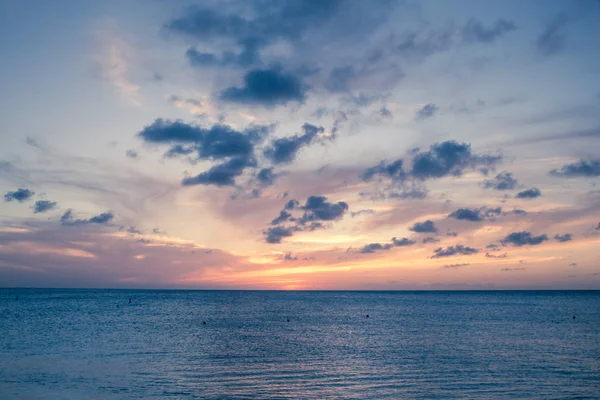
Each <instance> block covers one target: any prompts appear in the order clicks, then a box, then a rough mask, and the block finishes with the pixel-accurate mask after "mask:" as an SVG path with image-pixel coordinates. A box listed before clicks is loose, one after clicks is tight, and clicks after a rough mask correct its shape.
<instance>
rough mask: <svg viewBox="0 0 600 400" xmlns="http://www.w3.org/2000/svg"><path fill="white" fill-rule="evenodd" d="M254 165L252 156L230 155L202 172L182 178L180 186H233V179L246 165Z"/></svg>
mask: <svg viewBox="0 0 600 400" xmlns="http://www.w3.org/2000/svg"><path fill="white" fill-rule="evenodd" d="M254 166H256V162H255V161H254V160H253V159H252V158H247V157H243V156H242V157H232V158H230V159H229V160H227V161H225V162H223V163H221V164H217V165H215V166H213V167H211V168H210V169H209V170H208V171H205V172H202V173H200V174H198V175H196V176H189V177H185V178H183V180H182V181H181V185H182V186H192V185H215V186H234V185H235V179H236V178H237V177H238V176H240V175H242V174H243V173H244V170H245V169H246V168H248V167H254Z"/></svg>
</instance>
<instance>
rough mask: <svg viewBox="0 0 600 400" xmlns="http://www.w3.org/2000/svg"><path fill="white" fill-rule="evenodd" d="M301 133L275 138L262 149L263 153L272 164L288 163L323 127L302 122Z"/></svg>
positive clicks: (315, 137) (322, 130) (313, 139)
mask: <svg viewBox="0 0 600 400" xmlns="http://www.w3.org/2000/svg"><path fill="white" fill-rule="evenodd" d="M302 131H303V132H304V133H303V134H302V135H294V136H291V137H286V138H280V139H275V140H273V141H272V142H271V145H270V146H268V147H267V148H266V149H265V150H264V155H265V157H267V159H269V160H270V161H271V162H272V163H273V164H282V163H290V162H292V161H294V159H295V158H296V153H297V152H298V150H300V149H301V148H302V147H303V146H307V145H309V144H311V143H312V142H314V141H315V139H317V137H318V135H319V134H321V133H323V132H324V131H325V129H324V128H323V127H322V126H319V127H317V126H315V125H311V124H308V123H306V124H304V125H303V126H302Z"/></svg>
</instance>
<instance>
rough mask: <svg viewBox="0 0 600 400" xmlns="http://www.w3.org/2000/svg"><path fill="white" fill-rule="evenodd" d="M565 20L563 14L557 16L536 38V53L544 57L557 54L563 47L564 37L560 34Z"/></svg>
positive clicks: (565, 22)
mask: <svg viewBox="0 0 600 400" xmlns="http://www.w3.org/2000/svg"><path fill="white" fill-rule="evenodd" d="M566 24H567V18H566V16H565V15H564V14H558V15H557V16H556V17H554V19H552V21H550V23H548V25H546V27H545V28H544V30H543V32H542V33H541V34H540V35H539V36H538V38H537V41H536V46H537V49H538V51H539V52H540V53H541V54H543V55H546V56H549V55H553V54H557V53H559V52H561V51H562V50H563V49H564V47H565V35H564V34H563V33H562V31H563V30H564V27H565V25H566Z"/></svg>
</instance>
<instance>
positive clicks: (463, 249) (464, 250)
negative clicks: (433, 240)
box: [431, 244, 479, 258]
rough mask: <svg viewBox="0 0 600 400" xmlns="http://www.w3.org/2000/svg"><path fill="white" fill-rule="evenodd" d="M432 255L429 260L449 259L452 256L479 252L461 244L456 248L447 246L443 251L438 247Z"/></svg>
mask: <svg viewBox="0 0 600 400" xmlns="http://www.w3.org/2000/svg"><path fill="white" fill-rule="evenodd" d="M433 252H434V255H433V256H431V258H440V257H451V256H454V255H471V254H475V253H478V252H479V249H475V248H473V247H468V246H463V245H462V244H457V245H456V246H448V247H446V248H445V249H444V248H442V247H439V248H437V249H435V250H434V251H433Z"/></svg>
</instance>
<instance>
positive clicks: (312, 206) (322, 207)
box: [300, 196, 348, 222]
mask: <svg viewBox="0 0 600 400" xmlns="http://www.w3.org/2000/svg"><path fill="white" fill-rule="evenodd" d="M302 209H303V210H305V213H304V215H303V216H302V218H301V219H300V221H304V222H307V221H334V220H337V219H340V218H342V216H343V215H344V213H346V211H348V204H347V203H345V202H343V201H340V202H337V203H330V202H328V201H327V197H325V196H310V197H309V198H308V199H307V200H306V204H305V205H304V206H303V207H302Z"/></svg>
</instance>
